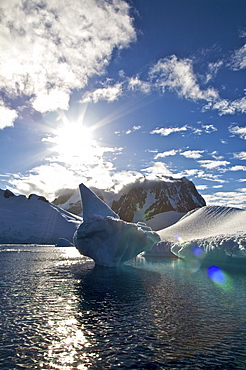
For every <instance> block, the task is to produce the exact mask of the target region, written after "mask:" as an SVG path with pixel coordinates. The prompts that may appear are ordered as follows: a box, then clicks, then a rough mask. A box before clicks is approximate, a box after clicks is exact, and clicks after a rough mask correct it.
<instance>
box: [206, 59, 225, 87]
mask: <svg viewBox="0 0 246 370" xmlns="http://www.w3.org/2000/svg"><path fill="white" fill-rule="evenodd" d="M223 64H224V63H223V61H222V60H219V61H218V62H215V63H209V65H208V73H207V75H206V80H205V83H208V82H209V81H210V80H212V79H213V78H214V77H215V75H216V74H217V73H218V70H219V69H220V68H221V67H222V66H223Z"/></svg>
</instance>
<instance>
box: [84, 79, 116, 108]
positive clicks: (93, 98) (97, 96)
mask: <svg viewBox="0 0 246 370" xmlns="http://www.w3.org/2000/svg"><path fill="white" fill-rule="evenodd" d="M122 92H123V90H122V84H121V83H116V84H115V85H113V86H107V87H103V88H99V89H96V90H94V91H92V92H87V93H85V94H84V96H83V97H82V99H81V103H87V102H93V103H97V102H98V101H100V100H106V101H108V102H113V101H115V100H117V99H118V98H119V96H121V95H122Z"/></svg>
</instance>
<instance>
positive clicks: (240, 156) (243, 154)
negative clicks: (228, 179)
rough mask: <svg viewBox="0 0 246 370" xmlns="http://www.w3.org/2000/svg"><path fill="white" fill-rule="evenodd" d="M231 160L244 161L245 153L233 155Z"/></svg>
mask: <svg viewBox="0 0 246 370" xmlns="http://www.w3.org/2000/svg"><path fill="white" fill-rule="evenodd" d="M233 158H235V159H240V160H242V161H243V160H246V152H239V153H233Z"/></svg>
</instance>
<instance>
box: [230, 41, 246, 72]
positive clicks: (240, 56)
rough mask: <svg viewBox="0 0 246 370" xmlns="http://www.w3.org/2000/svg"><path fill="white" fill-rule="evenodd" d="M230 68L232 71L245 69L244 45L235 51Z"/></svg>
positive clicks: (245, 52)
mask: <svg viewBox="0 0 246 370" xmlns="http://www.w3.org/2000/svg"><path fill="white" fill-rule="evenodd" d="M232 68H233V69H234V70H239V69H243V68H246V44H244V45H243V46H242V47H241V48H240V49H238V50H236V51H235V53H234V55H233V58H232Z"/></svg>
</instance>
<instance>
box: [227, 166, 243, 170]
mask: <svg viewBox="0 0 246 370" xmlns="http://www.w3.org/2000/svg"><path fill="white" fill-rule="evenodd" d="M229 171H246V166H239V165H237V166H232V167H231V168H229Z"/></svg>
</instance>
